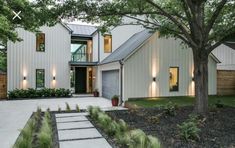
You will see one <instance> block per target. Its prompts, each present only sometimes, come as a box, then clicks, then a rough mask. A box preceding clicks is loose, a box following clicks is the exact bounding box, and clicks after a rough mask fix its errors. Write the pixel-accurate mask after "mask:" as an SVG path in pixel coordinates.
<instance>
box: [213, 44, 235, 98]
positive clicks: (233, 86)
mask: <svg viewBox="0 0 235 148" xmlns="http://www.w3.org/2000/svg"><path fill="white" fill-rule="evenodd" d="M213 54H214V55H215V56H216V57H217V58H218V59H219V60H220V61H221V63H219V64H218V65H217V92H218V95H235V41H228V42H225V43H224V44H222V45H220V46H219V47H218V48H216V49H215V50H214V51H213Z"/></svg>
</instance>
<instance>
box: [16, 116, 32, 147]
mask: <svg viewBox="0 0 235 148" xmlns="http://www.w3.org/2000/svg"><path fill="white" fill-rule="evenodd" d="M34 127H35V121H34V120H33V119H30V120H29V122H28V123H27V125H26V127H25V128H24V129H23V130H22V131H21V135H20V137H19V139H18V140H17V141H16V144H15V146H14V148H29V147H32V140H33V129H34Z"/></svg>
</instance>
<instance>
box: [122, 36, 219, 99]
mask: <svg viewBox="0 0 235 148" xmlns="http://www.w3.org/2000/svg"><path fill="white" fill-rule="evenodd" d="M170 67H179V91H177V92H170V91H169V68H170ZM208 67H209V94H216V62H215V61H214V60H213V59H212V58H211V57H209V66H208ZM124 69H125V70H124V99H128V98H136V97H156V96H185V95H194V82H193V81H192V78H193V55H192V51H191V49H186V48H183V46H182V45H181V42H180V41H179V40H174V39H172V38H168V39H164V38H157V33H156V34H154V35H153V36H152V37H151V38H150V39H149V40H148V41H147V42H146V43H145V44H144V45H143V46H142V47H140V49H139V50H138V51H137V52H135V53H134V54H133V55H132V56H131V57H129V58H128V59H127V61H125V63H124ZM155 76H156V82H154V81H153V77H155Z"/></svg>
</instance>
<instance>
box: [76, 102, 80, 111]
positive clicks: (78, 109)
mask: <svg viewBox="0 0 235 148" xmlns="http://www.w3.org/2000/svg"><path fill="white" fill-rule="evenodd" d="M76 111H77V112H80V108H79V106H78V104H76Z"/></svg>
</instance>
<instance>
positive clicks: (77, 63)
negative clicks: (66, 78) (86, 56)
mask: <svg viewBox="0 0 235 148" xmlns="http://www.w3.org/2000/svg"><path fill="white" fill-rule="evenodd" d="M69 65H70V66H97V65H98V62H74V61H70V62H69Z"/></svg>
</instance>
